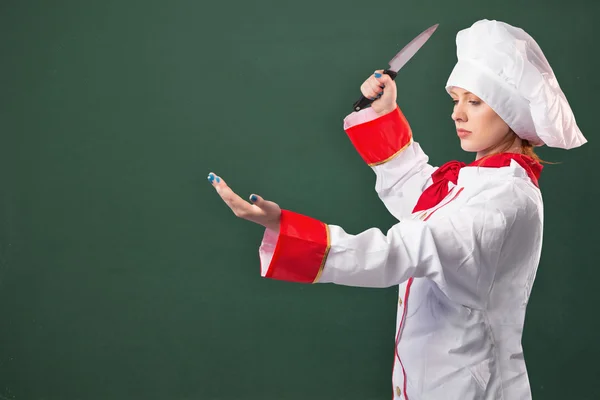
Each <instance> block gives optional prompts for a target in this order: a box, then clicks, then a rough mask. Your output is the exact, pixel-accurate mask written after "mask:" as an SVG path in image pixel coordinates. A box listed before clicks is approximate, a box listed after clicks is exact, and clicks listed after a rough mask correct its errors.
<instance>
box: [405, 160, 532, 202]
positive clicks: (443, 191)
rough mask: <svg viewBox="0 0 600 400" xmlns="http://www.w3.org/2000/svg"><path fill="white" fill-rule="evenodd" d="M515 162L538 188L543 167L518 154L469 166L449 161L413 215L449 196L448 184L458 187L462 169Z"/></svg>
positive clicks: (436, 171)
mask: <svg viewBox="0 0 600 400" xmlns="http://www.w3.org/2000/svg"><path fill="white" fill-rule="evenodd" d="M512 160H515V161H516V162H517V163H518V164H519V165H520V166H521V167H523V169H525V171H527V174H528V175H529V178H530V179H531V181H532V182H533V183H534V184H535V185H536V186H538V179H539V178H540V173H541V172H542V168H543V167H542V165H541V164H540V163H538V162H537V161H535V160H534V159H533V158H531V157H529V156H526V155H524V154H516V153H500V154H494V155H492V156H489V157H483V158H481V159H479V160H476V161H474V162H472V163H470V164H468V165H466V164H465V163H463V162H460V161H449V162H447V163H446V164H444V165H442V166H441V167H439V168H438V169H437V170H435V172H434V173H433V174H431V178H432V179H433V184H432V185H431V186H429V187H428V188H427V189H425V191H424V192H423V193H422V194H421V197H419V201H417V205H416V206H415V208H414V209H413V213H414V212H417V211H421V210H427V209H430V208H431V207H434V206H436V205H437V204H438V203H439V202H440V201H442V200H443V199H444V197H446V196H447V195H448V182H452V183H454V184H455V185H456V182H457V180H458V173H459V171H460V169H461V168H463V167H465V166H468V167H473V166H479V167H486V168H501V167H507V166H509V165H510V162H511V161H512Z"/></svg>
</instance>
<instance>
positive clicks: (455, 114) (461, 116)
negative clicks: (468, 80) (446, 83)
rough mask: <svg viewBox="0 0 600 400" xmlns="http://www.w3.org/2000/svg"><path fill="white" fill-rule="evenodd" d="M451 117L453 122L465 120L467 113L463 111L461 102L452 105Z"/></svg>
mask: <svg viewBox="0 0 600 400" xmlns="http://www.w3.org/2000/svg"><path fill="white" fill-rule="evenodd" d="M452 119H453V120H454V122H458V121H460V122H467V113H465V111H464V108H463V105H462V104H461V102H458V104H456V105H455V106H454V111H452Z"/></svg>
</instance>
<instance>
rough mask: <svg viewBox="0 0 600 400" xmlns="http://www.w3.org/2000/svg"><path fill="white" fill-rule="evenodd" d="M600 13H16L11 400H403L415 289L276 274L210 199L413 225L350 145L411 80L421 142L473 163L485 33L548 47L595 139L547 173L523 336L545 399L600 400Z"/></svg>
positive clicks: (7, 15)
mask: <svg viewBox="0 0 600 400" xmlns="http://www.w3.org/2000/svg"><path fill="white" fill-rule="evenodd" d="M599 11H600V3H599V2H597V1H592V0H571V1H557V0H546V1H527V2H524V1H517V0H505V1H499V2H487V1H480V2H472V1H467V0H456V1H453V2H448V1H443V0H422V1H420V2H417V1H381V2H367V1H357V0H349V1H342V0H328V1H317V0H306V1H282V0H279V1H275V0H255V1H243V0H237V1H226V0H224V1H218V2H216V1H215V2H209V1H190V0H171V1H157V0H146V1H139V0H137V1H133V0H119V1H116V0H104V1H75V0H57V1H53V2H48V1H39V0H38V1H33V0H32V1H11V0H4V1H3V2H2V3H0V94H1V95H0V138H1V142H0V191H1V192H0V194H1V195H0V399H2V400H6V399H11V400H12V399H16V400H42V399H44V400H55V399H56V400H63V399H64V400H75V399H144V400H148V399H173V400H180V399H181V400H183V399H207V400H217V399H218V400H233V399H239V398H244V399H261V400H263V399H282V400H288V399H289V400H292V399H328V400H335V399H352V400H353V399H357V400H358V399H360V400H365V399H367V400H368V399H389V398H390V396H391V369H392V361H393V341H394V324H395V309H396V304H397V303H396V301H397V289H396V288H389V289H380V290H375V289H359V288H350V287H342V286H334V285H299V284H291V283H286V282H279V281H271V280H266V279H262V278H261V277H260V274H259V263H258V245H259V243H260V240H261V238H262V232H263V230H262V229H261V228H260V227H259V226H257V225H253V224H251V223H249V222H246V221H242V220H238V219H236V218H235V217H234V216H233V214H232V213H231V212H230V211H229V209H228V208H227V207H226V206H225V205H224V204H223V203H222V202H221V200H220V198H218V196H217V195H216V194H215V193H214V190H213V188H212V187H211V186H210V185H209V184H208V183H207V181H206V176H207V174H208V172H209V171H214V172H216V173H218V174H220V175H221V176H223V177H224V178H225V179H226V180H227V181H228V183H229V184H230V186H232V187H233V188H234V189H235V190H236V191H238V192H239V193H240V194H241V195H242V196H243V197H246V196H248V195H249V194H250V193H252V192H256V193H259V194H261V195H263V196H264V197H265V198H268V199H272V200H274V201H277V202H278V203H279V204H280V205H281V206H282V207H284V208H287V209H291V210H294V211H297V212H301V213H304V214H307V215H310V216H313V217H315V218H319V219H321V220H323V221H325V222H327V223H332V224H336V225H341V226H343V227H344V228H345V229H346V230H347V231H349V232H353V233H358V232H360V231H362V230H364V229H367V228H370V227H373V226H374V227H378V228H380V229H382V230H384V229H387V228H389V227H390V226H391V225H392V224H394V222H395V221H394V219H393V218H392V217H391V215H390V214H389V213H388V212H387V211H386V210H385V208H384V206H383V204H382V203H381V202H380V201H379V200H378V198H377V196H376V194H375V191H374V189H373V186H374V178H375V177H374V174H373V173H372V171H371V170H370V169H369V168H368V167H367V166H365V165H364V164H363V162H362V160H361V159H360V157H359V156H358V154H357V153H356V152H355V150H354V148H353V147H352V145H351V143H350V142H349V140H348V139H347V137H346V135H345V133H344V132H343V129H342V120H343V118H344V117H345V116H346V115H347V114H348V113H349V112H350V111H351V105H352V103H353V102H354V101H355V100H356V98H357V96H358V95H359V86H360V84H361V83H362V81H363V80H364V79H365V78H366V77H367V76H368V75H369V74H370V73H371V72H372V71H373V70H374V69H377V68H385V67H386V66H387V64H386V62H387V61H388V60H389V59H390V58H391V56H393V55H394V54H395V53H396V51H398V50H399V49H400V48H401V47H402V46H404V44H406V43H407V42H408V41H410V40H411V39H412V38H413V37H414V36H416V35H417V34H418V33H420V32H421V31H423V30H424V29H426V28H427V27H429V26H431V25H433V24H435V23H439V24H440V26H439V28H438V30H437V31H436V33H435V34H434V36H433V37H432V38H431V40H430V41H429V42H428V43H427V45H426V46H425V47H423V48H422V50H421V51H420V52H419V53H418V55H417V56H416V57H415V58H414V59H413V60H411V61H410V62H409V64H407V65H406V67H405V68H404V69H402V71H401V73H400V74H399V76H398V78H397V83H398V86H399V98H398V103H399V105H400V106H401V107H402V109H403V111H404V112H405V114H406V116H407V118H408V119H409V121H410V122H411V125H412V128H413V131H414V133H415V138H416V140H417V141H418V142H419V143H420V144H421V145H422V147H423V148H424V149H425V150H426V152H427V153H428V154H429V156H430V160H431V163H432V164H434V165H440V164H441V163H443V162H445V161H447V160H450V159H460V160H462V161H470V160H471V159H472V155H469V154H466V153H464V152H462V151H461V149H460V147H459V143H458V140H457V138H456V135H455V134H454V131H453V125H452V121H451V119H450V113H451V108H452V104H451V102H450V98H449V97H448V95H447V94H446V93H445V91H444V84H445V82H446V79H447V77H448V74H449V73H450V71H451V69H452V67H453V66H454V63H455V61H456V56H455V35H456V32H457V31H458V30H460V29H463V28H466V27H468V26H470V25H471V24H472V23H473V22H475V21H476V20H478V19H482V18H487V19H498V20H503V21H506V22H509V23H511V24H513V25H517V26H521V27H523V28H525V29H526V30H527V31H528V32H529V33H531V34H532V35H533V36H534V37H535V38H536V39H537V40H538V42H539V43H540V44H541V46H542V48H543V49H544V51H545V53H546V55H547V57H548V59H549V60H550V62H551V63H552V66H553V68H554V71H555V72H556V74H557V76H558V79H559V82H560V84H561V86H562V87H563V89H564V91H565V93H566V94H567V97H568V99H569V101H570V104H571V106H572V108H573V110H574V111H575V114H576V117H577V121H578V124H579V126H580V127H581V129H582V131H583V132H584V134H585V135H586V137H587V138H588V140H589V141H590V143H588V144H586V145H585V146H583V147H581V148H579V149H575V150H572V151H568V152H567V151H563V150H554V149H546V148H542V149H540V150H539V154H540V155H541V156H542V157H543V158H544V159H547V160H550V161H558V162H561V164H559V165H549V166H547V167H546V168H545V171H544V174H543V176H542V179H541V187H542V191H543V195H544V199H545V215H546V225H545V238H544V240H545V241H544V250H543V256H542V261H541V265H540V268H539V273H538V278H537V281H536V284H535V287H534V290H533V294H532V298H531V302H530V307H529V309H528V314H527V321H526V327H525V336H524V340H523V344H524V348H525V357H526V360H527V363H528V368H529V375H530V380H531V385H532V390H533V394H534V398H535V399H544V400H546V399H565V398H568V399H576V400H585V399H589V400H592V399H598V398H600V385H599V384H598V380H597V379H598V374H599V372H600V367H598V358H599V357H600V344H599V343H598V339H597V338H598V332H599V329H600V325H599V323H598V319H597V316H598V313H599V311H598V310H599V306H600V302H599V301H598V290H597V285H598V280H599V278H600V267H599V263H598V256H597V250H598V244H597V243H598V239H599V238H600V234H598V226H599V222H600V218H599V217H598V208H597V200H596V199H597V198H598V196H599V195H600V193H599V189H598V183H597V182H598V174H597V167H596V163H597V162H596V159H595V158H596V157H597V155H598V152H599V150H600V148H599V147H598V142H599V141H598V139H597V138H596V132H597V127H596V126H595V120H594V118H595V117H596V116H597V114H598V111H597V109H598V104H599V103H598V93H599V90H600V78H599V77H600V74H599V73H598V71H599V70H600V56H599V54H598V51H597V49H598V39H599V35H598V31H597V28H595V27H594V24H596V23H597V20H598V17H599V16H600V12H599ZM509 400H510V399H509Z"/></svg>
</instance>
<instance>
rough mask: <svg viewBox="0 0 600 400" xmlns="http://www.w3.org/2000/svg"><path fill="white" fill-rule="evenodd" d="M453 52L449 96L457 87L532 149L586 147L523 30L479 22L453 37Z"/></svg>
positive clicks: (542, 60)
mask: <svg viewBox="0 0 600 400" xmlns="http://www.w3.org/2000/svg"><path fill="white" fill-rule="evenodd" d="M456 47H457V49H456V50H457V56H458V62H457V64H456V66H455V67H454V69H453V71H452V73H451V74H450V77H449V78H448V82H447V84H446V90H447V91H448V92H450V90H452V87H460V88H462V89H464V90H466V91H469V92H471V93H473V94H475V95H476V96H477V97H479V98H481V99H482V100H483V101H485V102H486V103H487V104H488V105H489V106H490V107H491V108H492V109H493V110H494V111H495V112H496V113H497V114H498V115H499V116H500V117H501V118H502V119H503V120H504V122H506V123H507V124H508V126H510V127H511V128H512V130H513V131H514V132H515V133H516V134H517V135H518V136H519V137H521V138H522V139H526V140H528V141H529V142H530V143H531V144H533V145H534V146H541V145H544V144H546V145H547V146H550V147H560V148H563V149H571V148H574V147H578V146H581V145H583V144H584V143H586V142H587V140H586V139H585V137H583V135H582V133H581V131H580V130H579V128H578V127H577V124H576V122H575V117H574V115H573V112H572V111H571V107H570V106H569V103H568V102H567V99H566V97H565V95H564V93H563V92H562V90H561V89H560V86H559V85H558V81H557V80H556V77H555V76H554V72H553V71H552V68H550V64H549V63H548V61H547V60H546V57H545V56H544V53H542V50H541V49H540V47H539V46H538V44H537V43H536V42H535V40H534V39H533V38H532V37H531V36H529V35H528V34H527V33H526V32H525V31H524V30H522V29H520V28H515V27H513V26H511V25H508V24H506V23H504V22H500V21H489V20H485V19H484V20H481V21H477V22H475V23H474V24H473V25H472V26H471V27H470V28H468V29H464V30H461V31H460V32H458V34H457V35H456Z"/></svg>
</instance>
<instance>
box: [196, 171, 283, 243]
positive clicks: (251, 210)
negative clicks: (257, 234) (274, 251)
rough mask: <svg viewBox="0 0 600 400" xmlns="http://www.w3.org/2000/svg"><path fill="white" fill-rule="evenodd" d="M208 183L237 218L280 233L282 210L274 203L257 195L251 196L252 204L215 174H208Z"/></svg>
mask: <svg viewBox="0 0 600 400" xmlns="http://www.w3.org/2000/svg"><path fill="white" fill-rule="evenodd" d="M208 181H209V182H210V183H211V184H212V185H213V186H214V188H215V189H216V190H217V193H218V194H219V196H221V198H222V199H223V201H224V202H225V203H226V204H227V205H228V206H229V208H231V211H233V213H234V214H235V216H236V217H240V218H243V219H246V220H248V221H252V222H255V223H257V224H260V225H262V226H264V227H265V228H268V229H271V230H273V231H275V232H277V231H279V221H280V218H281V208H279V205H277V204H276V203H274V202H272V201H268V200H265V199H263V198H262V197H260V196H259V195H257V194H252V195H250V201H251V202H252V204H250V203H248V202H247V201H245V200H243V199H242V198H241V197H240V196H238V195H237V194H236V193H235V192H234V191H233V190H231V188H230V187H229V186H228V185H227V183H226V182H225V181H224V180H223V178H221V177H220V176H217V175H215V174H214V173H213V172H211V173H210V174H208Z"/></svg>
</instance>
